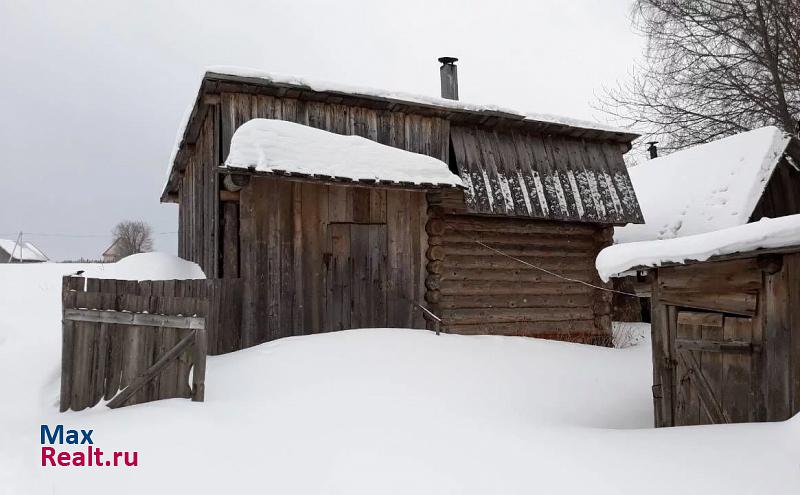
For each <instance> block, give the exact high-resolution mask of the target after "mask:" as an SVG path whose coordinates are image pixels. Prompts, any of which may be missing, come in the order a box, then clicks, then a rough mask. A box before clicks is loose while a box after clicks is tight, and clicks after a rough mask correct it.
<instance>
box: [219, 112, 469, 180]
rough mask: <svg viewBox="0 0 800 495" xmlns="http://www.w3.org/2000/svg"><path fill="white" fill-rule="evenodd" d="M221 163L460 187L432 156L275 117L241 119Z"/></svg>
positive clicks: (288, 172)
mask: <svg viewBox="0 0 800 495" xmlns="http://www.w3.org/2000/svg"><path fill="white" fill-rule="evenodd" d="M378 164H379V165H378ZM223 167H224V168H238V169H255V170H256V171H258V172H268V173H270V172H276V173H287V174H292V175H302V176H306V177H318V178H331V177H336V178H344V179H349V180H351V181H354V182H358V181H370V182H372V181H375V182H378V183H384V184H398V185H399V184H404V183H406V184H415V185H427V184H430V185H433V186H439V187H440V186H453V187H459V186H462V187H463V182H462V181H461V178H460V177H459V176H458V175H456V174H454V173H453V172H451V171H450V169H449V167H448V166H447V164H446V163H445V162H443V161H441V160H439V159H437V158H434V157H431V156H428V155H424V154H421V153H414V152H411V151H406V150H402V149H399V148H395V147H392V146H387V145H385V144H381V143H378V142H376V141H372V140H370V139H367V138H365V137H361V136H345V135H341V134H336V133H333V132H329V131H325V130H323V129H317V128H314V127H309V126H306V125H303V124H298V123H295V122H288V121H285V120H279V119H263V118H258V119H252V120H249V121H248V122H245V123H244V124H242V125H241V126H240V127H239V128H238V129H237V130H236V132H234V134H233V138H232V139H231V150H230V153H229V154H228V158H227V159H226V160H225V164H224V165H223Z"/></svg>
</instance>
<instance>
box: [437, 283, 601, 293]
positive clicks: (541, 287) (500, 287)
mask: <svg viewBox="0 0 800 495" xmlns="http://www.w3.org/2000/svg"><path fill="white" fill-rule="evenodd" d="M595 290H596V289H592V288H591V287H587V286H585V285H583V284H577V283H574V282H542V283H538V284H527V283H522V282H503V281H492V280H475V281H468V280H442V282H441V288H440V291H441V293H442V295H445V296H451V295H461V296H467V295H481V294H483V295H485V294H496V295H499V294H510V295H520V296H521V295H531V296H544V295H559V294H564V295H566V294H591V293H592V292H593V291H595Z"/></svg>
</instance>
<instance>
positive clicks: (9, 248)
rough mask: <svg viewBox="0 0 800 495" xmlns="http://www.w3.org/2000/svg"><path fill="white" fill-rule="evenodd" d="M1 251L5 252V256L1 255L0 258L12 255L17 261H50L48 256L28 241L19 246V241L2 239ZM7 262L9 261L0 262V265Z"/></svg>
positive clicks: (0, 241) (0, 240) (0, 243)
mask: <svg viewBox="0 0 800 495" xmlns="http://www.w3.org/2000/svg"><path fill="white" fill-rule="evenodd" d="M0 249H2V250H3V251H5V254H0V256H8V255H9V254H10V255H11V258H12V259H13V260H15V261H48V258H47V256H45V255H44V253H43V252H41V251H40V250H39V248H37V247H36V246H34V245H33V243H31V242H28V241H22V242H21V243H19V244H17V241H12V240H11V239H0ZM5 261H8V260H5V259H3V260H0V263H2V262H5Z"/></svg>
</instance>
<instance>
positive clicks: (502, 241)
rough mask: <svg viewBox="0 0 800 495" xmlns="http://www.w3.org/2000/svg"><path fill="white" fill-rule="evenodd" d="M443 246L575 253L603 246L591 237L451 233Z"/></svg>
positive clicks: (445, 234) (444, 234)
mask: <svg viewBox="0 0 800 495" xmlns="http://www.w3.org/2000/svg"><path fill="white" fill-rule="evenodd" d="M441 237H442V241H443V242H442V243H443V244H453V243H460V244H475V245H477V242H482V243H483V244H486V245H488V246H491V247H494V248H496V249H504V246H508V247H517V248H523V247H534V248H540V249H554V248H567V249H571V250H573V251H587V252H589V251H590V252H593V253H594V252H596V251H599V250H600V246H601V244H600V243H599V242H596V241H595V240H593V239H592V238H591V237H579V236H571V235H563V234H536V235H531V234H514V233H507V232H475V233H473V232H451V231H450V230H446V231H445V233H443V234H441Z"/></svg>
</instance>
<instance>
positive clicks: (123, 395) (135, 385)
mask: <svg viewBox="0 0 800 495" xmlns="http://www.w3.org/2000/svg"><path fill="white" fill-rule="evenodd" d="M201 330H202V329H201ZM196 331H197V330H193V331H192V332H191V333H189V334H187V335H186V336H185V337H184V338H183V339H181V341H180V342H178V344H177V345H175V347H173V348H172V349H170V350H169V352H167V353H166V354H164V355H162V356H161V357H160V358H159V359H158V361H156V362H155V363H153V365H152V366H150V367H149V368H147V369H146V370H145V371H144V372H143V373H141V374H140V375H138V376H137V377H136V378H135V379H134V380H133V381H132V382H131V384H130V385H128V386H127V387H126V388H125V389H124V390H122V391H121V392H120V393H119V394H117V396H116V397H114V398H113V399H111V401H110V402H109V403H108V404H106V405H107V406H108V407H110V408H111V409H116V408H118V407H120V406H123V405H124V404H125V402H126V401H127V400H128V399H130V398H131V397H132V396H133V395H134V394H135V393H136V392H138V391H139V389H140V388H142V387H143V386H144V385H145V384H146V383H147V382H148V381H149V380H150V379H152V378H153V377H154V376H155V374H156V373H158V372H159V371H161V369H162V368H163V367H164V366H166V365H167V364H168V363H169V362H170V360H172V359H175V358H176V357H178V355H179V354H180V353H181V352H183V351H184V349H186V348H188V347H189V346H191V345H192V344H193V343H194V342H195V338H196Z"/></svg>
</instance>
